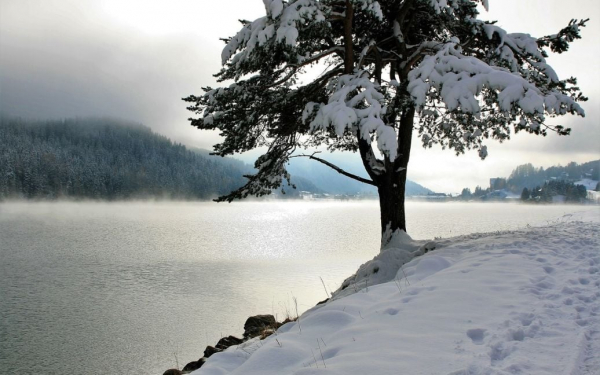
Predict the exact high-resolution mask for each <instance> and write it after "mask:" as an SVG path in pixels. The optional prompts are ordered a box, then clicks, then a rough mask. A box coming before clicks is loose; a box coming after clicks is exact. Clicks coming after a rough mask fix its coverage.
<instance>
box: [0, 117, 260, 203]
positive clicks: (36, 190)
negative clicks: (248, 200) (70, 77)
mask: <svg viewBox="0 0 600 375" xmlns="http://www.w3.org/2000/svg"><path fill="white" fill-rule="evenodd" d="M250 170H251V168H250V167H249V166H246V165H244V164H243V163H242V162H238V161H228V162H221V161H220V160H214V159H212V160H211V159H209V158H207V157H203V156H201V155H199V154H197V153H194V152H192V151H189V150H187V149H186V148H185V147H184V146H182V145H180V144H175V143H173V142H171V141H170V140H169V139H167V138H165V137H163V136H160V135H158V134H155V133H153V132H152V131H151V130H150V129H148V128H146V127H144V126H141V125H135V124H127V123H123V122H121V121H116V120H108V119H72V120H61V121H26V120H21V119H17V118H8V117H2V118H0V198H28V199H30V198H33V199H55V198H61V197H68V198H75V199H80V198H90V199H108V200H114V199H129V198H171V199H207V198H210V197H214V196H217V195H221V194H225V193H227V192H229V191H231V190H232V189H236V188H238V187H239V186H241V185H243V182H244V179H243V178H242V175H243V174H244V173H247V172H249V171H250Z"/></svg>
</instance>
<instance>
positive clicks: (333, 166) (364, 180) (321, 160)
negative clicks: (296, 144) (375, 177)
mask: <svg viewBox="0 0 600 375" xmlns="http://www.w3.org/2000/svg"><path fill="white" fill-rule="evenodd" d="M318 153H319V152H314V153H313V154H311V155H306V154H302V155H294V156H290V159H291V158H300V157H305V158H309V159H312V160H316V161H318V162H319V163H323V164H325V165H326V166H328V167H329V168H331V169H333V170H334V171H336V172H338V173H339V174H342V175H344V176H346V177H349V178H351V179H353V180H356V181H359V182H362V183H363V184H367V185H373V186H377V184H375V183H374V182H373V181H371V180H367V179H366V178H362V177H360V176H357V175H355V174H352V173H349V172H346V171H345V170H343V169H342V168H340V167H338V166H337V165H334V164H331V163H330V162H328V161H327V160H323V159H321V158H318V157H316V156H315V154H318Z"/></svg>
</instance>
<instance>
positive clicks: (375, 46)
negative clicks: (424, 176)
mask: <svg viewBox="0 0 600 375" xmlns="http://www.w3.org/2000/svg"><path fill="white" fill-rule="evenodd" d="M263 2H264V5H265V10H266V15H265V16H264V17H262V18H259V19H257V20H255V21H253V22H249V21H241V22H242V28H241V30H240V31H239V32H238V33H237V34H236V35H234V36H233V37H231V38H227V39H224V41H225V44H226V45H225V48H224V50H223V52H222V64H223V68H222V69H221V71H220V72H218V73H217V74H216V77H217V78H218V81H219V82H221V83H222V86H221V87H216V88H213V87H206V88H204V94H202V95H200V96H194V95H192V96H189V97H188V98H185V99H184V100H186V101H188V102H190V103H191V104H190V106H189V109H190V110H191V111H193V112H194V113H195V114H197V115H198V117H197V118H194V119H191V122H192V125H193V126H195V127H197V128H199V129H208V130H214V129H218V130H219V131H220V134H221V136H222V137H223V138H222V141H221V143H219V144H216V145H215V146H214V153H215V154H217V155H222V156H224V155H229V154H233V153H238V152H245V151H248V150H251V149H254V148H264V149H265V150H266V151H265V153H264V154H263V155H262V156H260V157H259V158H258V159H257V161H256V164H255V167H256V169H257V172H256V173H255V174H253V175H249V176H247V177H248V179H249V180H248V182H247V184H246V185H245V186H243V187H242V188H240V189H238V190H235V191H233V192H232V193H230V194H228V195H226V196H223V197H221V198H219V199H220V200H221V201H231V200H234V199H237V198H244V197H246V196H248V195H257V196H260V195H265V194H269V193H270V192H271V191H272V189H275V188H279V187H280V186H281V185H282V183H283V181H284V180H287V183H290V176H289V174H288V173H287V171H286V165H287V163H288V161H289V160H290V158H291V157H295V156H299V154H300V152H301V151H300V150H302V149H306V148H312V147H319V146H326V147H327V148H328V149H329V150H344V151H355V152H358V153H359V154H360V157H361V159H362V163H363V165H364V168H365V169H366V172H367V174H368V176H369V178H362V177H359V176H356V175H353V174H351V173H348V172H346V171H344V170H342V169H340V168H338V167H337V166H335V165H333V164H331V163H329V162H327V161H325V160H323V159H321V158H319V157H316V156H315V155H314V154H312V155H304V156H307V157H310V158H312V159H314V160H316V161H319V162H321V163H324V164H326V165H328V166H330V167H332V168H334V169H336V170H337V171H338V172H340V173H342V174H344V175H346V176H348V177H350V178H353V179H355V180H358V181H361V182H364V183H366V184H370V185H374V186H376V187H377V189H378V192H379V197H380V208H381V232H382V245H385V244H386V243H387V242H388V241H389V240H390V238H391V236H392V234H393V233H396V231H398V230H400V231H406V220H405V210H404V191H405V182H406V174H407V168H408V161H409V157H410V150H411V139H412V135H413V132H415V131H416V132H418V134H419V136H420V139H421V141H422V143H423V146H424V147H432V146H433V145H435V144H438V145H441V147H442V148H449V149H452V150H453V151H454V152H455V153H457V154H461V153H464V152H465V151H466V150H468V149H474V150H476V152H478V153H479V156H480V157H481V158H485V157H486V156H487V147H486V145H485V142H486V140H488V139H496V140H500V141H503V140H507V139H509V137H510V135H511V133H513V132H518V131H526V132H529V133H533V134H538V135H546V134H547V133H548V132H549V131H553V132H556V133H558V134H559V135H567V134H569V132H570V129H566V128H564V127H562V126H558V125H550V124H549V123H548V122H547V119H548V118H549V117H555V116H561V115H565V114H575V115H580V116H583V115H584V111H583V109H582V108H581V107H580V105H579V104H578V102H579V101H583V100H585V99H586V98H585V97H584V96H582V94H581V93H580V91H579V89H578V87H576V86H575V85H576V80H575V79H574V78H569V79H565V80H561V79H559V77H558V76H557V74H556V72H555V71H554V70H553V69H552V67H551V66H550V65H548V63H547V62H546V58H547V57H548V50H550V51H552V52H556V53H562V52H565V51H567V50H568V48H569V43H570V42H572V41H573V40H575V39H578V38H580V34H579V32H580V28H581V27H582V26H585V23H586V20H581V21H577V20H573V21H571V22H570V23H569V24H568V25H567V26H566V27H565V28H563V29H562V30H560V31H558V32H557V33H556V34H553V35H549V36H544V37H539V38H536V37H532V36H530V35H528V34H524V33H509V32H507V31H505V30H504V29H502V28H500V27H499V26H497V25H496V24H495V23H494V22H487V21H482V20H479V19H478V18H477V17H478V15H479V11H480V9H481V7H482V6H483V7H484V8H486V9H487V7H488V1H487V0H479V1H475V0H389V1H387V0H380V1H375V0H288V1H284V0H263ZM317 69H318V70H317ZM318 73H320V74H318Z"/></svg>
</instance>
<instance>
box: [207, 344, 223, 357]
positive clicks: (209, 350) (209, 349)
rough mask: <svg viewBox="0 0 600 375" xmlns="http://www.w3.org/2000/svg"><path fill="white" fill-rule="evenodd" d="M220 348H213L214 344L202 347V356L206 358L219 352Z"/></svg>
mask: <svg viewBox="0 0 600 375" xmlns="http://www.w3.org/2000/svg"><path fill="white" fill-rule="evenodd" d="M220 351H221V350H220V349H217V348H215V347H214V346H210V345H209V346H207V347H206V349H204V357H205V358H208V357H210V356H211V355H213V354H215V353H218V352H220Z"/></svg>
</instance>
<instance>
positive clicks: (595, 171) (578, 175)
mask: <svg viewBox="0 0 600 375" xmlns="http://www.w3.org/2000/svg"><path fill="white" fill-rule="evenodd" d="M584 178H588V179H591V180H596V181H598V180H600V160H594V161H590V162H587V163H582V164H578V163H575V162H570V163H569V164H567V165H566V166H564V167H562V166H552V167H549V168H547V169H544V168H542V167H540V168H536V167H534V166H533V165H531V164H523V165H520V166H518V167H517V168H515V170H513V172H512V173H511V174H510V177H508V180H507V187H508V188H509V189H510V190H512V191H513V192H515V193H519V192H521V190H523V188H530V189H531V188H533V187H535V186H541V185H543V184H544V183H545V182H546V181H549V180H553V179H555V180H561V181H568V182H577V181H579V180H581V179H584Z"/></svg>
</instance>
